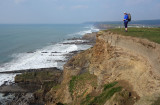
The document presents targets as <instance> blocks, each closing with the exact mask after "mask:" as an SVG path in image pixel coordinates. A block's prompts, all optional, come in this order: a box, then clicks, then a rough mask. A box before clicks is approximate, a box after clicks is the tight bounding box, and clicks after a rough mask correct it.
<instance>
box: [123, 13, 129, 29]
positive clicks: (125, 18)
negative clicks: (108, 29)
mask: <svg viewBox="0 0 160 105" xmlns="http://www.w3.org/2000/svg"><path fill="white" fill-rule="evenodd" d="M123 21H124V27H125V31H126V32H127V31H128V14H127V13H126V12H124V19H123Z"/></svg>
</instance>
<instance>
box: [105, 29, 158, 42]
mask: <svg viewBox="0 0 160 105" xmlns="http://www.w3.org/2000/svg"><path fill="white" fill-rule="evenodd" d="M106 31H107V30H106ZM109 31H112V32H113V33H117V34H122V35H126V36H133V37H139V38H145V39H148V40H150V41H153V42H156V43H159V44H160V28H128V32H125V31H124V28H122V29H121V28H115V29H109Z"/></svg>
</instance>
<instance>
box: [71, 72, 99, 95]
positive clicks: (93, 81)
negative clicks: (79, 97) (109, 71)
mask: <svg viewBox="0 0 160 105" xmlns="http://www.w3.org/2000/svg"><path fill="white" fill-rule="evenodd" d="M86 84H90V85H92V86H93V87H96V86H97V77H96V76H95V75H93V74H90V73H88V72H86V73H84V74H81V75H77V76H73V77H72V79H71V80H70V83H69V91H70V92H71V94H73V92H74V91H76V90H77V89H76V88H79V87H83V86H84V87H85V85H86ZM86 91H87V90H84V92H83V93H84V94H85V92H86Z"/></svg>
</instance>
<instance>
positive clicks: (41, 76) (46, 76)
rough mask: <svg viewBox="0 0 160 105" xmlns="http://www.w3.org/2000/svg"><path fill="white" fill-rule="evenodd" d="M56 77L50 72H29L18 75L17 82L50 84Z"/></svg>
mask: <svg viewBox="0 0 160 105" xmlns="http://www.w3.org/2000/svg"><path fill="white" fill-rule="evenodd" d="M57 74H58V73H57ZM55 76H56V75H55V72H49V71H40V72H29V73H23V74H20V75H17V76H16V78H15V81H20V82H31V83H45V82H46V81H48V82H50V81H53V80H54V78H55Z"/></svg>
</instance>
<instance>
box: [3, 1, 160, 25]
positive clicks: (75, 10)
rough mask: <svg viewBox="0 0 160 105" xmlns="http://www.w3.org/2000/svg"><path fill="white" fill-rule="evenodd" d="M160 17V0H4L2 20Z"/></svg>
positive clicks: (50, 21) (33, 21)
mask: <svg viewBox="0 0 160 105" xmlns="http://www.w3.org/2000/svg"><path fill="white" fill-rule="evenodd" d="M124 12H128V13H131V15H132V20H149V19H160V0H0V24H64V23H67V24H68V23H70V24H73V23H83V22H88V21H95V22H98V21H121V20H122V19H123V15H124V14H123V13H124Z"/></svg>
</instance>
